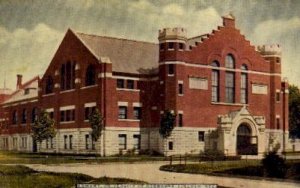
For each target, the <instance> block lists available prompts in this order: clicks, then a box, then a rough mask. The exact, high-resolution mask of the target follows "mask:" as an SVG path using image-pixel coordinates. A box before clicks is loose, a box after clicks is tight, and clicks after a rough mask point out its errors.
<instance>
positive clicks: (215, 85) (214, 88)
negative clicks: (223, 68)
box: [211, 70, 219, 102]
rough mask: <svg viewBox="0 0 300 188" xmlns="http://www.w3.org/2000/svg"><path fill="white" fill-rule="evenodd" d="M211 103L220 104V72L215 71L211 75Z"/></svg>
mask: <svg viewBox="0 0 300 188" xmlns="http://www.w3.org/2000/svg"><path fill="white" fill-rule="evenodd" d="M211 101H212V102H219V71H218V70H213V71H212V74H211Z"/></svg>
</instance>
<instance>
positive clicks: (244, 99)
mask: <svg viewBox="0 0 300 188" xmlns="http://www.w3.org/2000/svg"><path fill="white" fill-rule="evenodd" d="M241 70H242V71H246V70H247V66H246V65H242V66H241ZM241 103H243V104H247V103H248V75H247V73H246V72H242V74H241Z"/></svg>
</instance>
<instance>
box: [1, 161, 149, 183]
mask: <svg viewBox="0 0 300 188" xmlns="http://www.w3.org/2000/svg"><path fill="white" fill-rule="evenodd" d="M76 183H98V184H126V183H130V184H146V183H145V182H142V181H137V180H131V179H124V178H108V177H102V178H93V177H90V176H87V175H83V174H73V173H52V172H37V171H35V170H32V169H30V168H28V167H25V166H20V165H18V166H12V165H9V166H8V165H0V187H22V188H27V187H28V188H34V187H41V188H43V187H45V188H51V187H72V186H74V185H75V184H76Z"/></svg>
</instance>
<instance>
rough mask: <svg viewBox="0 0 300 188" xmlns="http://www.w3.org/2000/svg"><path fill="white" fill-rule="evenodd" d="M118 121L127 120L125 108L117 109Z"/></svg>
mask: <svg viewBox="0 0 300 188" xmlns="http://www.w3.org/2000/svg"><path fill="white" fill-rule="evenodd" d="M118 118H119V119H127V107H126V106H120V107H119V117H118Z"/></svg>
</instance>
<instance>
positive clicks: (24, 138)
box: [21, 137, 27, 148]
mask: <svg viewBox="0 0 300 188" xmlns="http://www.w3.org/2000/svg"><path fill="white" fill-rule="evenodd" d="M21 142H22V143H21V147H22V148H27V137H22V140H21Z"/></svg>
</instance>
